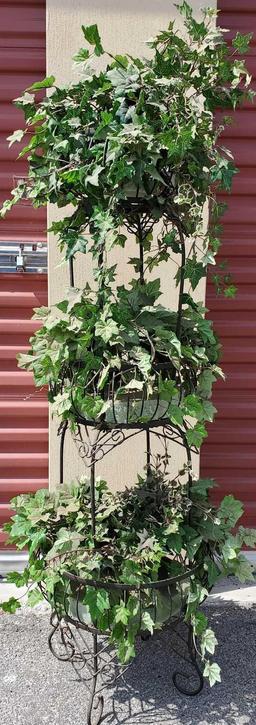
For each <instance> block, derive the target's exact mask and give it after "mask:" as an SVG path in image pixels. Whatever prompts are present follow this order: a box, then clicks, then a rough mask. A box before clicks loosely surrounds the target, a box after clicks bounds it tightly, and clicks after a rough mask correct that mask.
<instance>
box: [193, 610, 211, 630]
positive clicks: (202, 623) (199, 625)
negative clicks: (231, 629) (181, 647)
mask: <svg viewBox="0 0 256 725" xmlns="http://www.w3.org/2000/svg"><path fill="white" fill-rule="evenodd" d="M191 621H192V625H193V628H194V632H195V635H196V636H200V635H202V634H203V632H205V630H206V629H207V625H208V619H207V617H206V616H205V614H204V613H203V612H195V614H193V615H192V617H191Z"/></svg>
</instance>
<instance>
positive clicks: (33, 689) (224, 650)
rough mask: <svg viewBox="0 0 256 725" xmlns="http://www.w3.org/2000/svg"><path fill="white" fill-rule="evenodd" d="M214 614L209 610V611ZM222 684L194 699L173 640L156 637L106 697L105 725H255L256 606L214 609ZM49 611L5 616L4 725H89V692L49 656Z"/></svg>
mask: <svg viewBox="0 0 256 725" xmlns="http://www.w3.org/2000/svg"><path fill="white" fill-rule="evenodd" d="M205 609H207V607H205ZM208 614H209V618H210V620H211V622H212V624H213V626H214V628H215V631H216V633H217V637H218V641H219V647H218V652H217V660H218V662H219V664H220V665H221V667H222V683H221V684H218V685H216V686H215V687H214V688H212V689H211V688H210V687H208V685H207V684H206V685H205V687H204V690H203V692H202V693H201V694H200V695H198V696H196V697H194V698H189V697H185V696H181V695H179V693H177V691H176V690H175V688H174V686H173V683H172V672H173V670H174V669H175V664H177V658H176V656H175V655H173V654H172V653H171V650H170V634H169V633H168V632H165V633H161V634H157V635H156V636H155V637H153V638H152V640H150V641H149V642H146V643H144V644H143V645H142V649H141V651H140V653H139V655H138V657H137V659H136V661H135V662H134V663H133V665H132V666H131V668H130V669H129V670H128V671H127V672H126V674H125V675H124V678H121V679H120V680H119V683H118V684H117V685H116V687H115V688H112V690H109V692H108V694H107V696H106V697H105V711H104V712H105V717H104V719H103V723H104V725H125V724H127V725H141V724H142V723H143V725H154V724H155V723H156V724H157V725H165V724H166V723H169V725H216V723H218V725H255V723H256V697H255V674H256V657H255V655H256V637H255V632H256V606H252V607H240V606H237V605H235V604H232V603H228V604H224V605H223V604H222V605H221V606H218V604H216V605H215V606H214V607H212V606H210V607H208ZM49 632H50V627H49V615H48V612H46V611H44V610H42V609H41V608H40V607H37V608H36V609H35V610H33V611H32V612H31V611H29V610H27V609H26V608H24V609H22V610H21V611H20V612H19V613H18V614H17V615H15V616H9V615H5V614H2V615H1V616H0V637H1V651H0V703H1V717H0V722H1V725H50V724H51V725H85V724H86V701H87V691H86V687H85V684H84V683H82V682H79V681H78V680H77V678H76V674H75V673H74V671H73V669H72V667H71V665H70V664H69V663H60V662H58V660H56V659H55V658H54V657H53V656H52V655H51V653H50V652H49V650H48V646H47V637H48V635H49Z"/></svg>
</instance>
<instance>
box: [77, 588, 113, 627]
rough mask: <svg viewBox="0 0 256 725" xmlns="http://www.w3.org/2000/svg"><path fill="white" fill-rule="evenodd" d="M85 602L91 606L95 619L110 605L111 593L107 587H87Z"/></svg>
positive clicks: (91, 612)
mask: <svg viewBox="0 0 256 725" xmlns="http://www.w3.org/2000/svg"><path fill="white" fill-rule="evenodd" d="M83 603H84V604H86V605H87V606H88V607H89V610H90V615H91V617H92V619H93V621H95V620H97V618H98V617H99V616H100V615H101V614H103V612H105V611H106V610H108V609H109V607H110V602H109V594H108V592H107V591H106V590H105V589H94V588H93V587H92V588H89V587H88V588H87V591H86V594H85V597H84V599H83Z"/></svg>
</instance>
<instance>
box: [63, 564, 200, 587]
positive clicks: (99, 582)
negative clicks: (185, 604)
mask: <svg viewBox="0 0 256 725" xmlns="http://www.w3.org/2000/svg"><path fill="white" fill-rule="evenodd" d="M199 569H200V564H197V565H196V566H194V567H192V568H188V569H187V571H185V572H183V573H182V574H177V575H176V576H173V577H169V578H168V579H159V580H158V581H149V582H140V583H138V584H125V583H122V582H115V581H112V580H108V581H105V580H103V579H84V578H83V577H80V576H78V575H77V574H72V572H69V571H66V570H65V571H64V572H63V576H64V578H66V579H68V580H69V581H72V582H74V583H77V584H79V585H83V586H91V587H93V588H94V589H106V590H110V591H111V590H112V589H117V590H122V591H126V592H129V591H130V592H131V591H133V592H134V591H141V590H143V589H163V588H164V587H168V586H170V585H171V584H176V583H177V582H181V581H185V580H186V579H189V578H190V577H191V576H193V575H194V574H196V572H197V571H199Z"/></svg>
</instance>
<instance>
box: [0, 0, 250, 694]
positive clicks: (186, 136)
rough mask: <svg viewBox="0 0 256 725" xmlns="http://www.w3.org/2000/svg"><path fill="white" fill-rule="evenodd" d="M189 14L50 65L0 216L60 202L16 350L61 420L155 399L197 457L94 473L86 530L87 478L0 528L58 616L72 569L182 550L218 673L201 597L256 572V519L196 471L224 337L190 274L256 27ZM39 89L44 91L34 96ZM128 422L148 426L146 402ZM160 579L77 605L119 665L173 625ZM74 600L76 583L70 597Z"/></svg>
mask: <svg viewBox="0 0 256 725" xmlns="http://www.w3.org/2000/svg"><path fill="white" fill-rule="evenodd" d="M179 10H180V13H181V15H182V17H183V20H184V26H185V30H186V34H185V35H184V36H183V34H182V33H181V32H180V31H179V30H178V29H177V28H176V26H175V24H174V23H173V22H171V23H170V24H169V26H168V28H167V29H166V30H163V31H161V32H159V33H158V35H157V36H156V37H155V38H152V39H151V40H150V41H149V42H148V48H149V53H148V57H147V58H145V57H132V56H131V55H130V54H129V53H127V54H126V55H115V56H113V55H112V54H111V53H109V52H107V51H105V49H104V48H103V44H102V41H101V38H100V34H99V30H98V28H97V26H96V25H91V26H89V27H84V26H83V27H82V33H83V37H84V41H85V47H82V48H81V49H80V50H79V51H78V53H77V54H76V56H75V62H76V63H77V64H78V69H79V79H78V80H77V81H76V82H74V83H72V84H69V85H67V86H65V87H59V86H58V85H57V84H56V82H55V78H54V76H49V77H48V78H46V79H44V80H43V81H41V82H38V83H34V84H33V85H32V86H31V87H30V88H28V89H26V91H25V92H24V93H23V94H22V96H21V97H20V98H18V99H16V105H17V106H18V108H21V109H22V110H23V111H24V116H25V127H24V129H19V130H17V131H15V132H14V133H13V134H12V136H11V137H9V142H10V144H13V143H16V142H18V143H21V144H22V148H21V151H20V154H19V157H21V158H23V157H26V158H27V159H28V164H29V171H28V177H27V179H26V180H24V181H22V182H20V183H18V185H17V186H16V188H15V189H14V190H13V192H12V196H11V198H10V199H8V200H7V201H5V202H4V204H3V206H2V209H1V212H0V214H1V216H2V217H3V216H4V215H5V214H6V213H8V212H9V211H10V210H11V209H12V207H13V206H14V205H15V204H16V203H19V202H20V200H21V199H23V198H26V199H28V200H30V202H31V203H32V204H33V205H34V206H35V207H40V206H42V205H46V204H47V203H51V204H53V205H56V206H58V207H59V208H61V209H63V217H62V219H61V220H59V221H54V222H53V223H52V226H51V230H50V231H51V232H53V233H54V235H56V237H57V238H58V244H59V247H60V250H61V253H62V255H63V258H64V261H66V262H67V263H68V264H69V268H70V284H71V287H70V289H69V290H67V292H65V296H64V298H63V299H62V300H61V301H59V302H58V303H57V304H56V305H55V306H53V307H52V308H40V309H39V310H36V313H35V315H36V319H39V320H40V321H41V323H42V325H41V328H40V329H39V330H38V332H36V333H35V335H34V336H33V337H32V338H31V347H30V350H29V351H28V353H27V354H26V355H24V354H22V355H20V356H19V364H20V366H21V367H22V368H24V369H26V370H30V371H32V372H33V374H34V378H35V383H36V385H37V386H39V387H41V386H44V385H47V386H48V388H49V399H50V402H51V403H52V408H53V411H54V412H55V413H56V414H57V415H58V416H59V418H60V422H61V425H63V423H64V424H66V423H68V424H69V426H70V427H71V428H73V429H74V428H75V426H76V425H77V422H78V421H79V420H80V418H81V416H83V418H84V419H85V420H86V421H89V422H93V423H94V425H95V426H97V427H98V428H100V427H101V426H105V428H107V427H108V425H111V408H112V407H113V404H115V403H117V402H120V401H125V400H127V399H129V400H130V397H132V398H133V400H140V398H141V397H142V396H143V397H144V398H145V399H146V400H147V401H152V400H154V399H155V398H157V399H159V400H160V402H161V403H162V404H163V403H164V404H165V418H167V419H168V421H169V425H170V426H171V427H172V428H174V429H175V430H176V431H177V432H178V433H179V435H180V437H181V439H182V441H183V445H184V446H185V448H186V451H187V454H188V460H189V465H188V466H187V467H186V469H185V471H183V473H180V474H178V476H176V478H175V479H174V480H172V479H170V477H169V475H168V474H167V472H166V470H164V471H163V470H159V467H158V465H157V466H156V468H155V469H154V468H153V467H152V466H150V467H149V466H148V469H147V474H146V476H143V477H141V478H140V479H139V482H138V484H136V485H135V486H132V487H131V488H130V489H129V490H127V491H125V492H124V493H119V494H115V495H114V494H113V493H111V491H110V490H109V489H108V487H107V486H106V484H105V483H104V482H102V481H100V482H99V483H98V486H97V490H96V499H97V511H96V532H95V534H94V535H92V522H91V509H90V494H89V486H88V482H87V481H85V480H83V481H80V482H79V483H78V484H76V485H72V486H71V487H70V486H69V487H68V488H65V487H64V488H62V489H60V490H58V491H56V492H55V493H48V492H47V491H38V492H37V493H36V494H34V495H32V494H31V495H26V496H21V497H18V498H16V499H15V500H14V503H13V505H14V507H15V508H16V514H15V515H14V517H13V519H12V520H11V522H10V523H9V524H7V525H6V526H5V529H6V530H7V531H8V532H9V535H10V541H11V542H12V543H14V544H16V545H17V546H18V547H20V548H23V547H27V548H28V550H29V564H28V567H27V568H26V569H25V571H24V573H23V574H21V575H18V574H15V573H13V574H11V575H10V577H9V579H10V581H14V582H15V583H16V584H18V585H22V584H29V582H32V584H34V583H36V584H37V585H38V587H36V588H34V587H32V589H31V590H30V592H29V601H30V603H31V604H34V603H36V602H37V601H38V599H39V598H40V596H41V591H42V592H43V593H44V594H45V595H46V596H47V598H48V599H49V600H50V601H52V599H53V595H54V594H56V591H57V592H58V602H59V607H60V614H61V613H62V611H63V602H64V594H63V587H64V570H66V571H69V572H71V573H75V574H79V575H80V576H83V577H84V578H85V577H86V578H89V579H92V580H96V579H98V580H100V581H102V582H103V583H104V581H110V580H114V581H116V582H120V583H128V584H129V583H132V584H134V585H136V584H140V583H142V582H144V584H146V583H147V582H149V583H150V582H152V581H156V582H158V581H159V580H162V579H164V578H168V577H171V576H176V575H178V574H179V573H182V572H184V570H185V569H186V567H187V566H188V564H189V565H190V566H191V567H192V566H195V567H197V569H196V574H193V575H192V576H191V577H190V578H189V579H188V580H187V583H186V586H185V585H184V588H183V590H182V598H183V599H184V600H185V610H184V611H183V614H184V617H185V619H186V621H188V622H190V623H192V625H193V629H194V637H195V640H196V638H197V639H198V640H199V647H200V649H199V652H200V656H201V658H202V661H203V663H204V674H205V676H206V677H208V679H209V681H210V684H211V685H212V684H214V682H215V681H218V680H219V678H220V672H219V668H218V665H217V664H216V663H212V662H211V660H210V659H209V655H212V654H214V650H215V645H216V638H215V635H214V633H213V632H212V630H211V629H210V627H209V626H208V622H207V619H206V617H205V615H204V613H203V612H201V611H199V609H198V607H199V605H200V603H201V602H202V601H203V600H204V598H205V597H206V596H207V593H208V591H209V589H210V588H211V586H212V585H213V584H214V583H215V581H216V580H217V579H218V577H219V576H221V575H223V574H229V573H235V574H236V575H237V576H239V577H240V579H241V581H244V580H245V579H251V578H252V571H251V567H250V565H249V564H248V562H247V560H246V559H245V557H244V556H243V555H242V554H241V553H240V550H241V547H242V546H243V545H244V544H246V545H249V546H254V545H255V532H254V531H247V530H245V529H244V528H243V527H241V526H240V527H239V528H235V527H236V524H237V521H238V519H239V518H240V516H241V514H242V506H241V504H240V503H239V502H237V501H235V499H234V498H233V496H232V495H228V496H226V497H225V498H224V499H223V501H222V502H221V504H220V507H219V508H218V509H216V508H214V507H213V506H212V505H211V503H210V499H209V489H210V488H211V485H212V482H211V481H208V480H206V481H205V480H195V477H194V476H193V472H192V469H191V463H190V462H191V451H194V450H196V451H198V450H199V448H200V446H201V444H202V442H203V440H204V438H205V436H206V428H205V423H206V422H208V421H212V419H213V416H214V413H215V408H214V406H213V405H212V403H211V400H210V398H211V389H212V384H213V383H214V382H215V380H216V379H218V378H219V377H221V376H223V373H222V371H221V368H220V366H219V353H220V345H219V341H218V339H217V336H216V334H215V332H214V331H213V329H212V324H211V322H210V320H209V319H206V317H205V313H206V312H207V310H206V309H205V307H204V305H203V304H202V303H200V302H198V297H199V293H198V289H197V288H198V285H199V284H200V282H201V281H202V280H204V278H205V277H206V275H207V272H208V269H209V267H210V268H211V267H213V266H214V265H215V264H216V259H215V258H216V255H217V253H218V251H219V247H220V232H221V226H220V217H221V214H222V213H223V211H224V205H223V204H220V203H219V202H218V193H219V192H225V193H227V192H229V191H230V189H231V184H232V179H233V176H234V174H236V173H237V171H238V170H237V169H236V167H235V164H234V160H233V157H232V154H231V153H230V151H229V150H228V149H227V148H225V147H224V145H223V142H222V139H221V134H222V131H223V129H224V127H225V125H226V123H228V122H229V119H228V117H227V115H226V116H225V115H224V116H223V122H221V123H220V125H216V124H215V123H214V122H213V114H214V112H215V110H216V109H223V112H224V111H225V113H226V111H227V109H231V110H234V109H235V108H236V107H237V106H238V104H241V103H242V102H243V101H244V100H247V101H248V100H249V101H250V100H252V99H253V96H254V93H253V91H252V90H251V88H250V82H251V78H250V76H249V74H248V72H247V69H246V65H245V62H244V60H242V59H241V54H242V55H243V54H245V53H246V52H247V51H248V48H249V44H250V40H251V36H250V35H241V34H240V33H237V35H236V37H235V38H234V40H233V41H232V49H231V51H230V47H229V46H228V45H227V43H226V41H225V38H224V34H223V33H224V31H223V30H222V29H221V28H220V27H219V26H218V27H216V26H215V15H216V13H215V11H213V10H210V9H205V10H203V11H202V18H201V19H200V20H196V19H195V18H194V16H193V12H192V9H191V7H190V6H189V4H188V3H187V2H186V1H185V0H183V2H182V3H181V4H180V5H179ZM99 56H104V57H105V59H106V63H105V66H104V69H103V70H101V71H97V70H95V61H97V58H98V57H99ZM43 89H49V93H48V94H47V95H46V96H45V97H44V98H43V100H38V98H39V96H38V93H39V92H40V97H41V93H42V90H43ZM206 204H209V205H210V208H211V221H210V224H209V226H208V228H206V225H205V221H204V209H205V205H206ZM131 237H133V240H132V244H131ZM134 241H135V250H136V251H135V252H134ZM53 243H54V242H53ZM114 247H121V248H125V253H126V254H127V260H128V263H129V265H130V269H131V280H130V284H127V285H119V284H118V283H117V269H116V266H115V265H111V264H110V252H111V250H112V249H113V248H114ZM77 253H82V254H89V255H91V257H92V261H93V270H94V276H93V282H92V283H91V285H89V284H88V283H87V284H86V285H85V286H84V288H83V289H77V288H76V287H75V284H74V259H75V257H76V255H77ZM163 264H166V265H168V269H169V272H170V284H173V287H176V288H177V305H176V306H175V308H173V309H170V308H169V307H167V306H164V305H163V301H162V299H161V293H162V290H161V282H160V279H161V270H162V267H163ZM173 270H174V271H173ZM213 279H214V281H215V284H216V288H217V292H218V293H223V294H224V295H225V296H226V297H233V296H234V294H235V285H234V284H233V282H232V280H231V278H230V275H229V273H228V271H227V269H226V267H225V266H223V265H222V267H221V266H219V267H217V266H216V267H215V270H214V274H213ZM136 420H137V422H139V423H140V424H143V423H144V422H145V421H146V422H147V423H148V419H147V415H145V414H144V415H143V413H142V414H141V416H139V418H138V416H137V418H136ZM184 473H185V474H186V475H185V476H184ZM188 477H189V484H188ZM184 478H185V479H186V484H184V483H183V481H184ZM150 591H151V590H150V589H148V590H147V589H145V591H144V594H143V600H142V609H141V610H140V611H141V616H139V617H138V608H140V606H141V602H138V597H137V596H136V590H135V593H134V595H133V596H130V597H128V601H126V600H125V599H122V596H121V595H120V598H119V599H118V598H117V599H116V598H115V597H114V594H113V592H111V591H110V590H109V589H108V588H105V589H104V586H102V588H100V589H98V588H94V587H93V586H91V587H90V586H86V587H85V592H84V597H83V601H82V602H81V606H83V607H84V608H85V610H86V616H87V617H88V618H89V620H90V621H91V622H92V623H93V624H94V625H96V626H97V627H99V628H100V629H101V630H102V631H106V629H109V630H110V639H111V642H112V643H114V644H115V645H116V647H117V651H118V656H119V658H120V660H121V661H122V662H126V661H129V659H130V658H131V657H132V656H133V655H134V653H135V649H134V647H135V639H136V636H137V635H138V634H140V631H141V630H143V629H145V630H146V631H149V632H150V633H152V632H153V631H154V629H155V628H158V627H161V626H163V624H164V622H165V621H166V620H167V619H168V618H169V617H170V616H171V610H170V606H171V604H172V605H173V603H174V602H176V604H175V606H176V608H177V611H178V610H179V611H180V609H181V598H180V591H178V590H177V591H176V588H175V591H172V593H171V594H172V595H171V596H170V592H169V593H168V592H167V593H166V592H165V593H163V592H162V595H163V596H162V598H161V597H160V589H159V591H158V590H157V591H158V594H157V597H158V600H157V602H156V603H153V602H152V598H151V597H152V595H151V594H150ZM72 596H73V593H72V587H71V588H70V590H69V601H70V606H71V604H72ZM155 604H156V606H153V605H155ZM17 606H19V604H18V602H17V600H16V599H15V598H13V599H11V600H10V601H9V602H8V603H4V604H2V608H3V609H4V610H5V611H14V610H15V609H16V607H17ZM152 607H153V609H154V610H155V617H153V616H152Z"/></svg>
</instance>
